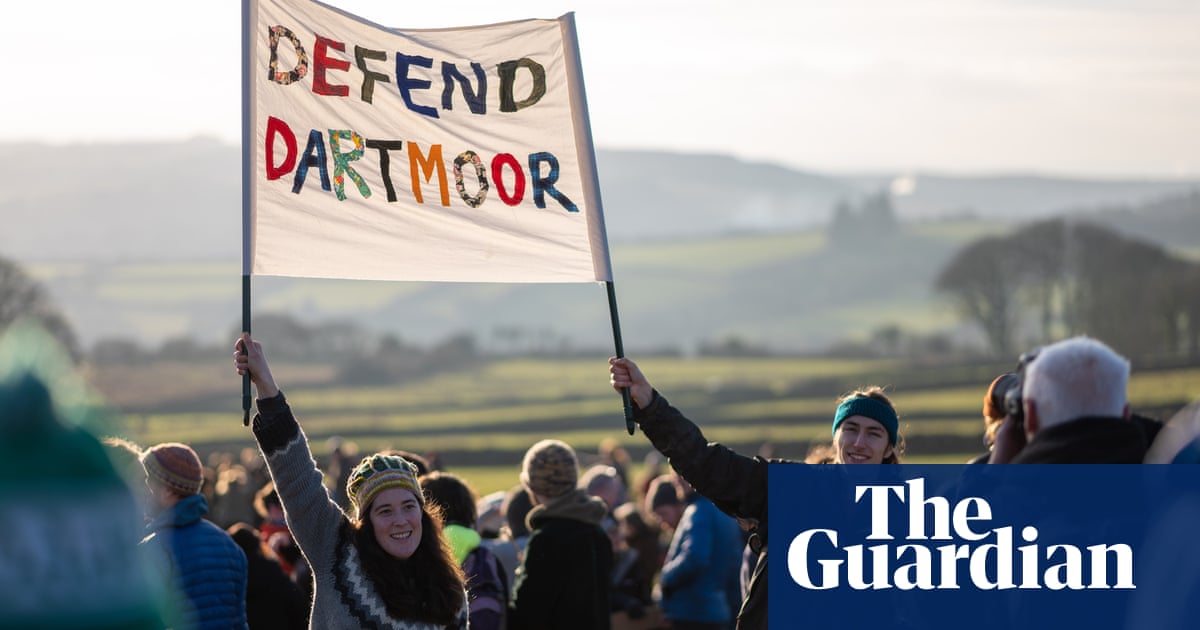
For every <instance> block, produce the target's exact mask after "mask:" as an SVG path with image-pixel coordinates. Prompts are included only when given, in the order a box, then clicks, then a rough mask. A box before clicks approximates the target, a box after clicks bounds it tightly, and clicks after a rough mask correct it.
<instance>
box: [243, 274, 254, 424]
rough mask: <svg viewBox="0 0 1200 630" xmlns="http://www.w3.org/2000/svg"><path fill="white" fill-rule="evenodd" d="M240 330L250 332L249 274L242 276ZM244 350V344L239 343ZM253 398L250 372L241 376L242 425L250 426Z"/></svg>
mask: <svg viewBox="0 0 1200 630" xmlns="http://www.w3.org/2000/svg"><path fill="white" fill-rule="evenodd" d="M242 330H244V331H246V332H250V275H249V274H246V275H244V276H242ZM240 345H241V347H242V352H246V351H247V348H246V344H244V343H242V344H240ZM253 402H254V398H253V397H252V395H251V394H250V372H246V374H245V375H243V376H242V414H243V415H242V425H243V426H250V405H251V403H253Z"/></svg>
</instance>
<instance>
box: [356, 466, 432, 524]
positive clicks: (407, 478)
mask: <svg viewBox="0 0 1200 630" xmlns="http://www.w3.org/2000/svg"><path fill="white" fill-rule="evenodd" d="M388 488H404V489H405V490H408V491H410V492H412V493H413V495H414V496H416V498H417V503H419V504H421V505H422V506H424V505H425V497H424V495H423V494H422V492H421V484H420V483H419V482H418V481H417V467H416V466H414V465H413V464H412V463H411V462H409V461H408V460H406V459H404V458H403V457H400V456H399V455H384V454H382V453H376V454H374V455H369V456H367V457H364V458H363V459H362V461H361V462H359V463H358V466H355V467H354V471H353V472H351V473H350V479H349V480H347V481H346V495H347V496H349V497H350V502H351V503H353V504H354V513H355V518H357V519H359V520H362V517H363V516H364V515H365V514H366V510H367V508H368V507H370V505H371V501H374V500H375V497H376V496H377V495H378V494H379V493H380V492H383V491H384V490H387V489H388Z"/></svg>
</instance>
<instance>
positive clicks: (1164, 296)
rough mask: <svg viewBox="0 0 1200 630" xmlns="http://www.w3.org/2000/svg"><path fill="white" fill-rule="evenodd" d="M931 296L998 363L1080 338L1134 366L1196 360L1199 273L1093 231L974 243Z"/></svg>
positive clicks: (1038, 230) (1062, 229)
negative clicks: (1137, 359)
mask: <svg viewBox="0 0 1200 630" xmlns="http://www.w3.org/2000/svg"><path fill="white" fill-rule="evenodd" d="M936 288H937V289H938V290H939V291H941V292H943V293H945V294H948V295H950V296H951V297H952V298H953V299H954V300H955V301H956V302H957V304H958V305H959V307H960V308H961V309H962V312H963V314H964V316H965V317H966V318H968V319H969V320H971V321H973V322H975V323H977V324H978V325H979V326H980V327H981V328H982V330H983V332H984V334H985V336H986V339H987V342H988V346H989V348H990V350H991V351H992V352H993V353H995V354H996V355H997V356H1014V355H1015V354H1016V353H1019V352H1021V351H1023V350H1025V349H1027V348H1029V347H1031V346H1034V345H1038V344H1041V343H1046V342H1049V341H1052V340H1055V339H1059V338H1063V337H1065V336H1070V335H1076V334H1086V335H1090V336H1093V337H1097V338H1100V339H1103V340H1104V341H1105V342H1106V343H1109V344H1110V345H1112V346H1113V347H1115V348H1117V349H1119V350H1121V351H1122V352H1125V353H1126V354H1128V355H1130V356H1141V355H1147V354H1162V355H1170V356H1189V357H1193V358H1194V357H1200V264H1197V263H1195V262H1191V261H1188V260H1184V259H1182V258H1179V257H1177V256H1174V255H1172V254H1171V253H1169V252H1168V251H1167V250H1166V249H1164V248H1163V247H1162V246H1160V245H1157V244H1154V243H1151V242H1149V241H1145V240H1141V239H1138V238H1130V237H1126V236H1123V235H1122V234H1120V233H1118V232H1116V231H1114V230H1112V229H1109V228H1106V227H1101V226H1099V225H1095V224H1092V223H1088V222H1083V221H1071V220H1064V219H1061V218H1060V219H1052V220H1047V221H1040V222H1037V223H1033V224H1030V225H1027V226H1025V227H1023V228H1021V229H1018V230H1017V231H1015V232H1013V233H1012V234H1009V235H1007V236H988V237H984V238H981V239H979V240H976V241H974V242H972V243H970V244H969V245H967V246H965V247H963V248H962V249H961V250H959V252H958V253H957V254H955V256H954V257H953V258H952V259H951V260H950V261H949V262H948V263H947V264H946V265H945V267H944V268H943V269H942V270H941V272H940V274H939V275H938V277H937V280H936Z"/></svg>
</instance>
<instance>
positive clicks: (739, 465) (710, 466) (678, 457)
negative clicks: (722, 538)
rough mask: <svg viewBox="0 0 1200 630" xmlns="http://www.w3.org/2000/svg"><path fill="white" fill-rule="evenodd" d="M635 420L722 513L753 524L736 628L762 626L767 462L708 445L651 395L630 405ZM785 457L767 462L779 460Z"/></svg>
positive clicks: (697, 431) (764, 618)
mask: <svg viewBox="0 0 1200 630" xmlns="http://www.w3.org/2000/svg"><path fill="white" fill-rule="evenodd" d="M634 419H635V420H637V422H638V423H639V424H640V425H641V427H642V431H643V432H644V433H645V434H646V437H647V438H649V439H650V442H651V443H653V444H654V448H656V449H658V450H659V452H661V453H662V454H663V455H666V456H667V459H668V461H670V463H671V467H672V468H674V469H675V470H676V472H678V473H679V474H680V475H681V476H682V477H683V478H684V479H686V480H687V481H688V483H690V484H692V487H694V488H695V489H696V492H698V493H700V494H701V495H703V496H704V497H705V498H707V499H708V500H709V501H712V502H713V504H714V505H716V506H717V508H718V509H720V510H721V511H722V512H725V513H726V514H729V515H730V516H734V517H737V518H743V519H750V520H752V521H754V522H756V523H757V525H756V526H755V528H754V531H753V533H752V534H751V540H750V545H751V547H752V548H753V549H754V550H755V551H756V552H757V554H758V561H757V563H756V564H755V567H754V572H753V573H752V574H751V577H750V584H749V587H748V589H747V591H746V598H745V600H743V602H742V609H741V612H739V613H738V618H737V627H738V628H739V630H743V629H748V628H766V627H767V465H768V462H767V460H765V459H763V458H761V457H753V458H751V457H746V456H744V455H739V454H738V453H736V452H734V451H733V450H731V449H729V448H728V447H725V446H722V445H721V444H717V443H715V442H714V443H709V442H708V440H707V439H705V437H704V435H703V434H702V433H701V432H700V428H699V427H697V426H696V425H695V424H693V423H692V421H690V420H688V419H687V418H685V417H684V416H683V414H682V413H680V412H679V410H678V409H675V408H674V407H672V406H671V405H670V403H668V402H667V400H666V399H665V398H663V397H662V396H661V395H659V394H658V392H655V393H654V399H653V400H652V401H651V402H650V404H649V405H648V406H647V407H646V408H645V409H636V408H635V409H634ZM783 461H784V460H772V462H780V463H782V462H783Z"/></svg>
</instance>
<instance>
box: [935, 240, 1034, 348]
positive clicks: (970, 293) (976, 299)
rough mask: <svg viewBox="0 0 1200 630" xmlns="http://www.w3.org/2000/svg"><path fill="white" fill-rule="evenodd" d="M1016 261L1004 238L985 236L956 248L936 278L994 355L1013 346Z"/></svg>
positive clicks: (1018, 270)
mask: <svg viewBox="0 0 1200 630" xmlns="http://www.w3.org/2000/svg"><path fill="white" fill-rule="evenodd" d="M1018 261H1019V258H1018V257H1017V256H1016V255H1015V254H1014V253H1013V252H1012V250H1011V249H1010V243H1009V241H1007V239H1005V238H1003V237H998V236H990V237H985V238H982V239H980V240H977V241H975V242H973V243H971V244H970V245H967V246H966V247H964V248H962V249H961V250H959V252H958V253H957V254H955V256H954V258H952V259H951V260H950V262H949V263H947V264H946V266H945V267H943V268H942V272H941V273H940V274H939V275H938V278H937V285H936V286H937V289H938V290H939V291H942V292H944V293H948V294H950V295H951V296H953V297H954V298H955V300H956V301H957V302H958V305H959V307H960V308H961V309H962V311H963V313H964V314H965V315H966V316H967V317H968V318H969V319H971V320H972V321H974V322H976V323H978V324H979V326H980V327H981V328H983V332H984V335H985V336H986V337H987V340H988V345H989V347H990V348H991V350H992V352H993V353H995V354H996V355H997V356H1008V355H1010V354H1012V350H1013V346H1014V341H1015V339H1014V332H1015V329H1016V323H1017V316H1018V308H1017V307H1018V301H1017V290H1018V288H1019V287H1020V283H1021V280H1020V277H1019V273H1020V268H1019V264H1018Z"/></svg>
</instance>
